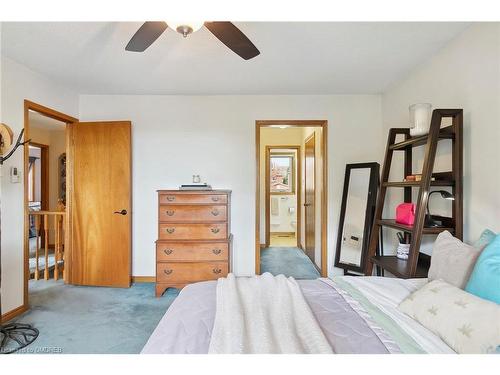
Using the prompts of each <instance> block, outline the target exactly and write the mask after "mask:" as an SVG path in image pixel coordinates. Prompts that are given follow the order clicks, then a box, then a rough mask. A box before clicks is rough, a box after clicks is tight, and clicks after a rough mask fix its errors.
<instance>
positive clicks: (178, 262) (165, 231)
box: [156, 190, 232, 297]
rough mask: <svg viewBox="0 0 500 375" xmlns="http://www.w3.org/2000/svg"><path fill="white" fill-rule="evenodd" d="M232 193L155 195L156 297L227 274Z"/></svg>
mask: <svg viewBox="0 0 500 375" xmlns="http://www.w3.org/2000/svg"><path fill="white" fill-rule="evenodd" d="M230 204H231V191H229V190H210V191H192V190H189V191H186V190H159V191H158V240H157V241H156V296H157V297H160V296H161V295H162V294H163V292H165V290H166V289H167V288H169V287H173V288H182V287H184V286H185V285H186V284H189V283H193V282H197V281H205V280H215V279H218V278H219V277H224V276H226V275H227V274H228V272H229V271H230V269H229V264H230V254H231V245H232V236H231V231H230V207H231V205H230Z"/></svg>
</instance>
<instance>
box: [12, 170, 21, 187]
mask: <svg viewBox="0 0 500 375" xmlns="http://www.w3.org/2000/svg"><path fill="white" fill-rule="evenodd" d="M19 181H20V178H19V169H18V168H17V167H10V182H11V183H13V184H17V183H19Z"/></svg>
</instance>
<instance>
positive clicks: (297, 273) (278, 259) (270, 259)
mask: <svg viewBox="0 0 500 375" xmlns="http://www.w3.org/2000/svg"><path fill="white" fill-rule="evenodd" d="M260 270H261V273H264V272H270V273H271V274H273V275H279V274H283V275H285V276H292V277H294V278H295V279H316V278H318V277H320V274H319V272H318V270H317V269H316V267H315V266H314V264H313V263H312V262H311V260H310V259H309V258H308V257H307V255H306V254H304V252H303V251H302V250H301V249H299V248H297V247H268V248H265V249H262V250H261V253H260Z"/></svg>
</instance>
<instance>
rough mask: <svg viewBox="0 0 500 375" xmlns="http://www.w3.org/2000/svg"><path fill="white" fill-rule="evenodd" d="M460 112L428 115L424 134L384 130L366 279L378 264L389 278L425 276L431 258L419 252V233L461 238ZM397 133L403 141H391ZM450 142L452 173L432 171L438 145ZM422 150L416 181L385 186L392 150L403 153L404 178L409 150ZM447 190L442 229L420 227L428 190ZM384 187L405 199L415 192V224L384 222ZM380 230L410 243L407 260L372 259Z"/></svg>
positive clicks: (438, 111)
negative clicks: (449, 201) (449, 199)
mask: <svg viewBox="0 0 500 375" xmlns="http://www.w3.org/2000/svg"><path fill="white" fill-rule="evenodd" d="M443 118H451V120H452V123H451V125H448V126H445V127H441V124H442V119H443ZM462 128H463V111H462V109H435V110H434V111H433V112H432V119H431V125H430V129H429V134H427V135H423V136H418V137H411V136H410V131H409V129H407V128H392V129H390V130H389V136H388V140H387V149H386V154H385V160H384V166H383V169H382V184H381V188H380V192H379V195H378V197H377V205H376V209H375V219H374V223H373V229H372V231H371V237H370V245H369V248H368V259H367V262H366V268H365V275H372V271H373V266H374V265H377V266H379V267H382V268H383V269H385V270H386V271H388V272H390V273H391V274H393V275H394V276H397V277H401V278H412V277H427V271H428V269H429V263H430V257H429V256H428V255H426V254H423V253H420V243H421V240H422V235H427V234H429V235H431V234H433V235H436V234H439V233H440V232H442V231H445V230H448V231H450V232H451V233H452V234H453V235H454V236H455V237H457V238H459V239H462V232H463V198H462V190H463V188H462V176H463V135H462ZM398 135H403V136H404V140H403V141H396V138H397V136H398ZM442 139H450V140H451V142H452V170H451V171H450V172H440V173H433V169H434V159H435V156H436V150H437V147H438V142H439V141H440V140H442ZM418 146H425V151H424V162H423V167H422V180H421V181H400V182H389V173H390V170H391V163H392V156H393V153H394V151H401V152H404V175H405V176H408V175H411V174H413V173H412V152H413V148H414V147H418ZM434 186H447V187H451V188H452V194H453V195H454V197H455V199H454V201H453V206H452V216H451V217H437V216H436V215H434V216H433V217H434V218H437V219H439V220H440V221H441V222H442V223H443V226H440V227H425V215H426V206H427V201H428V198H429V193H430V192H431V191H430V189H431V187H434ZM387 188H403V189H404V201H405V202H407V203H409V202H411V201H412V188H418V189H419V192H418V200H417V203H416V213H415V223H414V225H412V226H409V225H404V224H400V223H397V222H396V221H395V220H394V219H383V218H382V215H383V209H384V204H385V197H386V193H387ZM381 227H388V228H392V229H396V230H399V231H402V232H404V233H405V239H406V240H407V241H408V242H409V243H410V253H409V257H408V260H401V259H399V258H397V257H396V256H395V255H391V256H386V255H376V249H377V244H378V241H379V235H380V229H381Z"/></svg>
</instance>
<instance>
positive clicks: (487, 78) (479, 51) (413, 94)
mask: <svg viewBox="0 0 500 375" xmlns="http://www.w3.org/2000/svg"><path fill="white" fill-rule="evenodd" d="M422 102H424V103H425V102H428V103H432V105H433V107H434V108H463V109H464V239H465V240H466V241H469V242H472V241H475V240H476V239H477V238H478V237H479V235H480V233H481V231H482V230H483V229H485V228H490V229H492V230H494V231H496V232H500V150H499V145H500V24H498V23H491V24H486V23H481V24H476V25H473V26H471V27H470V28H468V29H466V30H465V31H464V32H463V33H462V34H461V35H460V36H459V37H457V38H456V39H455V40H454V41H452V42H451V43H450V44H449V45H448V46H447V47H446V48H444V49H443V50H441V51H440V52H439V53H438V54H437V55H436V56H435V57H434V58H432V59H431V60H430V61H428V62H426V63H425V64H424V65H422V66H421V67H419V68H418V69H417V70H415V71H414V72H413V73H411V74H410V75H409V76H408V77H407V78H406V79H405V80H403V81H402V82H399V83H398V84H397V85H395V86H394V87H392V88H391V89H389V90H388V91H387V92H386V93H385V94H384V95H383V97H382V108H383V110H382V111H383V124H384V128H385V129H384V137H386V136H387V130H388V128H390V127H401V126H407V125H408V106H409V105H410V104H413V103H422ZM439 150H440V151H439V153H438V155H437V159H436V163H435V168H436V169H437V170H441V171H443V170H449V168H450V166H451V164H450V162H451V159H450V157H451V156H450V155H451V152H450V147H449V145H446V144H445V145H444V147H442V148H440V149H439ZM421 164H422V163H421V160H420V161H416V162H415V167H417V166H421ZM432 199H433V200H432V202H431V203H432V205H433V207H437V213H441V212H443V211H444V212H446V211H448V213H449V211H450V209H449V206H448V207H446V206H445V205H446V203H445V202H444V200H442V199H441V201H440V199H439V198H437V197H434V196H433V198H432ZM401 201H402V194H396V193H393V194H392V195H391V199H390V202H389V204H388V206H387V209H388V210H389V211H392V210H393V209H394V206H395V205H396V204H397V203H398V202H401ZM386 238H387V236H386ZM392 247H393V246H392ZM386 250H387V251H388V252H389V251H390V248H387V246H386Z"/></svg>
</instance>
